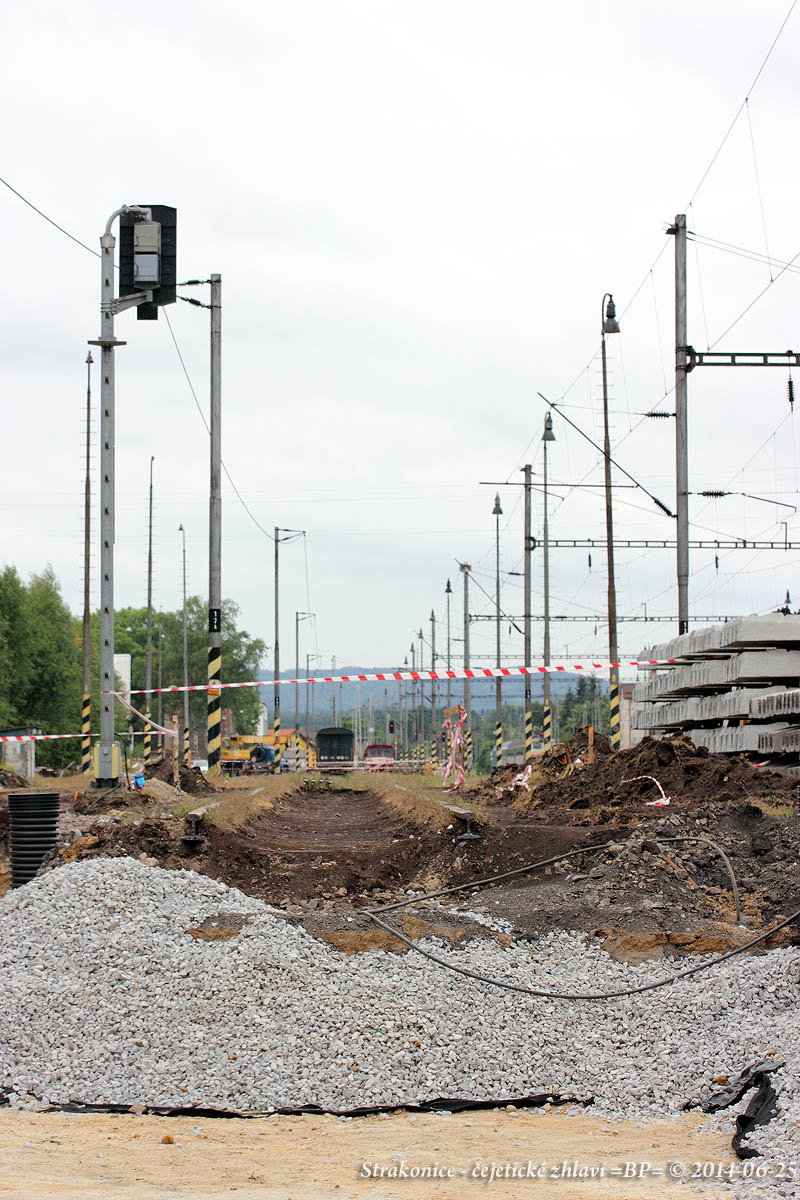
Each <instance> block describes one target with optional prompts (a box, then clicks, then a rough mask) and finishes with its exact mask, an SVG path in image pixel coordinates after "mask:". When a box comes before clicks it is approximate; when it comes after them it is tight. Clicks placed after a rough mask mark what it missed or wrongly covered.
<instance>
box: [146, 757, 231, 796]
mask: <svg viewBox="0 0 800 1200" xmlns="http://www.w3.org/2000/svg"><path fill="white" fill-rule="evenodd" d="M144 777H145V779H160V780H161V781H162V783H169V784H171V783H172V761H171V759H168V758H161V759H159V761H158V762H156V763H150V764H149V765H148V766H146V767H145V769H144ZM178 780H179V782H178V787H179V788H180V789H181V791H182V792H186V794H187V795H188V796H207V795H209V794H210V793H211V792H217V791H219V788H217V787H215V786H214V784H213V783H212V782H211V780H210V779H206V777H205V775H204V774H203V772H202V771H201V770H200V768H199V767H184V766H183V765H182V764H181V766H180V767H179V768H178Z"/></svg>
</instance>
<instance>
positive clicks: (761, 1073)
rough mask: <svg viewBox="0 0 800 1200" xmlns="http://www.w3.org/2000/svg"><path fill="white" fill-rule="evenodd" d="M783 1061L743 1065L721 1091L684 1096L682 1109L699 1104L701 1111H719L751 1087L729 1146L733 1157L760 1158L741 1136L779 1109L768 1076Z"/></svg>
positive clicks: (733, 1102)
mask: <svg viewBox="0 0 800 1200" xmlns="http://www.w3.org/2000/svg"><path fill="white" fill-rule="evenodd" d="M782 1066H783V1063H776V1062H767V1061H766V1060H765V1061H764V1062H759V1063H755V1064H754V1065H753V1066H752V1067H746V1068H745V1070H744V1071H742V1073H741V1075H740V1076H739V1078H738V1079H736V1080H734V1082H733V1083H729V1084H728V1085H727V1087H724V1088H723V1089H722V1091H719V1092H715V1093H714V1094H713V1096H709V1098H708V1099H707V1100H688V1101H687V1102H686V1104H684V1106H683V1107H684V1109H688V1108H700V1109H702V1111H703V1112H706V1113H714V1112H720V1111H721V1109H723V1108H730V1107H731V1105H733V1104H738V1103H739V1101H740V1100H741V1098H742V1096H744V1094H745V1092H749V1091H750V1090H751V1089H752V1088H755V1089H756V1090H755V1093H754V1095H753V1096H752V1097H751V1099H750V1103H749V1104H748V1106H747V1108H746V1109H745V1110H744V1112H743V1113H740V1114H739V1116H738V1117H737V1118H736V1133H735V1134H734V1135H733V1140H732V1142H731V1146H732V1148H733V1150H734V1151H735V1152H736V1156H737V1158H760V1157H761V1156H760V1154H759V1152H758V1150H754V1149H753V1147H752V1146H745V1145H744V1139H745V1138H746V1137H747V1135H748V1133H750V1131H751V1130H752V1129H754V1128H755V1127H756V1125H766V1123H767V1121H771V1120H772V1118H773V1117H774V1116H775V1114H776V1113H777V1112H778V1111H779V1105H778V1094H777V1092H776V1091H775V1088H774V1087H773V1086H772V1079H771V1078H770V1076H771V1074H772V1072H773V1071H780V1069H781V1067H782Z"/></svg>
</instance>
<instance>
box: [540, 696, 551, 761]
mask: <svg viewBox="0 0 800 1200" xmlns="http://www.w3.org/2000/svg"><path fill="white" fill-rule="evenodd" d="M542 722H543V723H542V741H543V743H544V752H545V754H548V753H549V751H550V747H551V746H552V745H553V713H552V709H551V708H550V704H549V702H548V701H547V700H545V704H544V715H543V718H542Z"/></svg>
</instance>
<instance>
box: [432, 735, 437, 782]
mask: <svg viewBox="0 0 800 1200" xmlns="http://www.w3.org/2000/svg"><path fill="white" fill-rule="evenodd" d="M431 770H432V771H433V773H434V775H436V774H437V773H438V770H439V747H438V746H437V745H436V738H435V737H434V738H431Z"/></svg>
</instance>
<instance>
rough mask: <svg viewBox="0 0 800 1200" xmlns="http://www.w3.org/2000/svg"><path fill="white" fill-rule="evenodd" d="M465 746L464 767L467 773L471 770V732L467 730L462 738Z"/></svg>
mask: <svg viewBox="0 0 800 1200" xmlns="http://www.w3.org/2000/svg"><path fill="white" fill-rule="evenodd" d="M464 741H465V742H466V746H467V759H466V762H465V763H464V766H465V768H466V770H467V771H469V770H471V769H472V730H471V729H468V730H467V732H466V735H465V738H464Z"/></svg>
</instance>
